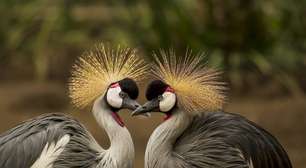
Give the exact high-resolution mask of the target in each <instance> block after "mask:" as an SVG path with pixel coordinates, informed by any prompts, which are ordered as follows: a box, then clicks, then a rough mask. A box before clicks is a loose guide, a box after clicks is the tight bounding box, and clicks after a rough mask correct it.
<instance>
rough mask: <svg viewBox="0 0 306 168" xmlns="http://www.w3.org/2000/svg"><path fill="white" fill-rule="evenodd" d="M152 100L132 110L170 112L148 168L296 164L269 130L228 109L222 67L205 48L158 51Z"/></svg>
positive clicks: (155, 137) (149, 150)
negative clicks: (209, 63) (180, 52)
mask: <svg viewBox="0 0 306 168" xmlns="http://www.w3.org/2000/svg"><path fill="white" fill-rule="evenodd" d="M153 58H154V61H153V62H154V63H153V64H152V68H151V71H152V72H151V73H152V74H153V77H154V80H153V81H152V82H151V83H150V84H149V85H148V87H147V90H146V98H147V99H148V101H147V102H146V103H144V104H143V105H142V106H140V107H138V108H137V109H136V110H135V111H133V112H132V115H133V116H136V115H139V114H142V113H144V112H160V113H163V114H165V118H164V122H163V123H161V124H160V125H159V126H158V127H157V128H156V129H155V130H154V131H153V133H152V134H151V136H150V138H149V141H148V143H147V147H146V151H145V167H146V168H162V167H167V168H174V167H175V168H291V167H292V165H291V162H290V159H289V157H288V155H287V153H286V151H285V150H284V148H283V147H282V146H281V144H280V143H279V142H278V140H277V139H276V138H275V137H274V136H273V135H271V134H270V133H269V132H268V131H266V130H265V129H263V128H261V127H260V126H258V125H257V124H255V123H254V122H252V121H250V120H248V119H246V118H245V117H243V116H241V115H238V114H234V113H229V112H226V111H224V105H225V104H226V102H227V97H226V91H227V90H228V88H227V85H226V83H225V82H222V81H220V76H221V74H222V72H221V71H220V70H216V69H214V68H208V67H207V66H206V64H207V63H206V62H207V61H206V57H205V54H204V53H201V52H199V53H193V52H192V51H191V50H187V51H186V53H185V55H179V56H178V55H177V54H176V53H175V51H174V50H173V49H172V50H171V49H170V50H160V51H159V52H154V55H153Z"/></svg>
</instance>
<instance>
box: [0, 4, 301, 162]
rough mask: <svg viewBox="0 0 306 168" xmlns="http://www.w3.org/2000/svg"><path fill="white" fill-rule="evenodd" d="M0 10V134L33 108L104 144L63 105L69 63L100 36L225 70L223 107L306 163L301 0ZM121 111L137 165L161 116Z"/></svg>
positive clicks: (86, 114) (92, 126) (93, 127)
mask: <svg viewBox="0 0 306 168" xmlns="http://www.w3.org/2000/svg"><path fill="white" fill-rule="evenodd" d="M0 16H1V20H0V116H1V117H0V132H4V131H5V130H7V129H9V128H11V127H13V126H15V125H16V124H18V123H19V122H21V121H23V120H26V119H29V118H31V117H34V116H37V115H40V114H42V113H50V112H60V113H67V114H69V115H72V116H74V117H75V118H77V119H79V120H80V121H81V122H82V123H83V124H84V125H85V126H86V127H88V129H89V130H90V131H91V132H92V133H93V134H94V136H95V137H96V139H97V140H98V141H99V142H100V143H101V144H102V145H103V146H104V147H105V148H107V147H108V145H109V142H108V139H107V137H106V135H105V132H104V131H103V130H102V129H100V128H98V126H97V124H96V123H95V121H94V119H93V117H92V115H91V113H90V109H85V110H82V111H81V110H76V109H73V108H72V107H71V105H70V102H69V98H68V96H67V94H66V93H67V89H66V82H67V79H68V78H69V74H70V68H71V65H72V64H73V62H74V60H75V59H76V58H77V57H78V56H80V55H81V53H82V52H84V51H85V50H86V49H88V48H91V47H92V46H93V45H94V44H95V43H97V42H101V41H103V42H111V43H113V44H123V45H126V46H131V47H137V48H138V49H139V51H140V54H142V55H143V56H144V57H146V58H148V60H150V58H151V53H152V50H157V49H159V48H170V47H171V48H174V49H175V50H176V51H177V53H178V54H184V52H185V49H186V48H187V47H189V48H191V49H193V50H194V51H205V52H206V53H207V61H208V62H207V64H208V66H211V67H215V68H218V69H221V70H223V71H224V72H225V73H224V75H223V79H224V80H225V81H227V82H228V86H229V88H230V89H229V93H228V96H229V102H228V105H227V107H226V109H225V110H226V111H229V112H232V113H239V114H241V115H243V116H246V117H247V118H248V119H250V120H252V121H254V122H256V123H258V124H259V125H261V126H262V127H264V128H265V129H267V130H268V131H270V132H271V133H272V134H273V135H275V136H276V137H277V138H278V139H279V141H280V142H281V144H282V145H283V146H284V147H285V149H286V150H287V151H288V153H289V156H290V158H291V160H292V163H293V167H295V168H304V167H306V143H305V142H306V131H305V130H306V98H305V91H306V75H305V72H306V18H305V16H306V1H305V0H154V1H145V0H130V1H124V0H117V1H111V0H104V1H98V0H87V1H80V0H45V1H40V0H27V1H16V0H1V2H0ZM145 83H146V82H144V84H142V85H141V88H142V89H144V88H145ZM141 93H143V92H141ZM144 101H145V100H144V98H143V95H141V98H140V102H142V103H143V102H144ZM121 115H122V116H123V117H124V120H125V122H126V124H127V127H128V128H129V130H130V132H131V134H132V136H133V139H134V142H135V145H136V162H135V167H137V168H141V167H143V156H144V150H145V146H146V142H147V140H148V138H149V136H150V134H151V133H152V131H153V130H154V128H155V127H156V126H157V125H158V124H159V123H161V122H162V120H161V117H162V116H160V115H154V116H153V117H152V118H150V119H142V118H132V117H130V116H129V115H130V114H129V112H127V111H125V112H121Z"/></svg>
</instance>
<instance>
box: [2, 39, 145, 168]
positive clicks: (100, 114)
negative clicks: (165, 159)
mask: <svg viewBox="0 0 306 168" xmlns="http://www.w3.org/2000/svg"><path fill="white" fill-rule="evenodd" d="M146 69H147V65H146V64H144V62H143V61H142V59H140V58H138V57H137V55H136V53H135V50H133V49H129V48H120V47H118V48H116V49H112V48H111V47H106V46H104V45H103V44H100V45H97V46H96V47H95V48H94V49H93V50H91V51H88V52H86V53H85V54H84V55H83V56H82V57H81V58H80V59H78V61H77V62H76V64H75V65H74V67H73V71H72V77H71V79H70V82H69V93H70V97H71V99H72V102H73V104H74V105H76V107H85V106H89V105H90V106H92V112H93V115H94V117H95V119H96V121H97V123H98V124H99V126H100V127H101V128H103V129H105V131H106V133H107V135H108V137H109V139H110V147H109V148H108V149H103V148H102V147H101V146H100V145H99V144H98V143H97V142H96V141H95V139H94V138H93V136H92V135H91V134H90V132H89V131H88V130H87V129H86V128H85V127H84V126H83V125H82V124H81V123H80V122H78V121H77V120H74V119H72V118H71V117H68V116H65V115H63V114H47V115H42V116H39V117H37V118H34V119H31V120H28V121H25V122H23V123H21V124H19V125H18V126H16V127H15V128H12V129H10V130H8V131H6V132H5V133H3V134H1V136H0V167H1V168H29V167H31V168H72V167H74V168H76V167H82V168H96V167H97V168H132V167H133V166H132V165H133V160H134V145H133V141H132V138H131V135H130V133H129V131H128V130H127V128H126V127H125V126H124V123H123V121H122V120H121V118H120V116H119V115H118V112H119V110H120V109H131V110H134V109H136V107H138V106H139V104H138V103H137V102H136V100H135V99H136V98H137V96H138V87H137V85H136V83H135V81H138V80H141V79H142V78H143V73H145V71H146Z"/></svg>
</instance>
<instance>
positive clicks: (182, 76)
mask: <svg viewBox="0 0 306 168" xmlns="http://www.w3.org/2000/svg"><path fill="white" fill-rule="evenodd" d="M154 58H155V65H154V66H153V69H152V71H153V74H154V76H155V77H157V78H158V79H160V80H162V81H164V82H165V83H167V84H168V85H170V87H172V88H173V89H174V92H175V93H176V95H177V99H178V105H179V107H180V108H183V109H184V110H186V111H187V112H191V113H200V112H205V111H216V110H220V109H222V108H223V105H224V101H225V95H224V91H225V89H226V88H225V86H224V85H225V83H223V82H219V81H218V78H219V76H220V74H221V72H220V71H217V70H214V69H209V68H207V67H206V65H205V61H204V54H202V53H198V54H192V52H191V51H190V50H187V52H186V54H185V55H183V56H182V57H179V56H177V55H176V54H175V52H174V51H173V50H170V51H167V52H166V51H160V52H158V53H154Z"/></svg>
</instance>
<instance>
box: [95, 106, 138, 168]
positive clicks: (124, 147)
mask: <svg viewBox="0 0 306 168" xmlns="http://www.w3.org/2000/svg"><path fill="white" fill-rule="evenodd" d="M112 113H113V111H111V109H110V108H109V107H108V105H106V103H105V101H104V100H100V101H99V100H98V101H96V102H95V104H94V107H93V114H94V117H95V118H96V120H97V122H98V124H99V125H100V127H102V128H103V129H104V130H105V131H106V133H107V135H108V137H109V140H110V147H109V149H107V150H105V151H103V157H107V158H102V160H103V159H110V160H111V162H112V164H114V166H115V167H122V168H131V167H132V164H133V160H134V144H133V141H132V137H131V135H130V133H129V131H128V130H127V128H126V127H125V126H121V125H119V124H118V122H116V121H115V119H114V117H113V114H112ZM101 156H102V155H101Z"/></svg>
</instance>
